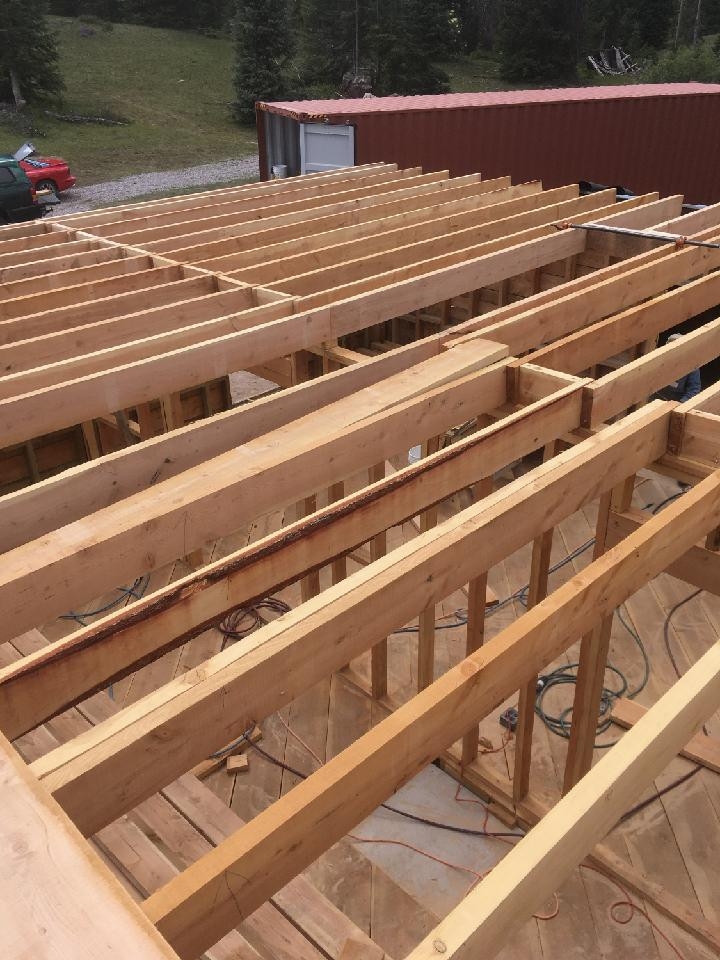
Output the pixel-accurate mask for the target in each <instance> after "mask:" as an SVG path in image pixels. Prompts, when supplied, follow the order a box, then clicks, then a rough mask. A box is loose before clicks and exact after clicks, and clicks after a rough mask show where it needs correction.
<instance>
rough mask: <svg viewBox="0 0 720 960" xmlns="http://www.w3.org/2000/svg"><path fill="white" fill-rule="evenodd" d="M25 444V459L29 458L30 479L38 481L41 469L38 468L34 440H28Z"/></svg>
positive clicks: (34, 481)
mask: <svg viewBox="0 0 720 960" xmlns="http://www.w3.org/2000/svg"><path fill="white" fill-rule="evenodd" d="M23 446H24V447H25V459H26V460H27V465H28V470H29V471H30V479H31V480H32V482H33V483H37V482H38V481H39V480H40V470H39V468H38V462H37V457H36V456H35V447H34V446H33V444H32V440H26V441H25V443H24V444H23Z"/></svg>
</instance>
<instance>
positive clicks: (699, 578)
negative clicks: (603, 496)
mask: <svg viewBox="0 0 720 960" xmlns="http://www.w3.org/2000/svg"><path fill="white" fill-rule="evenodd" d="M649 519H650V514H647V513H643V512H642V511H641V510H628V511H627V512H625V513H616V512H615V511H612V513H611V514H610V518H609V522H608V544H609V545H610V546H614V545H615V544H616V543H619V542H620V541H621V540H622V539H623V537H626V536H627V535H628V534H630V533H632V532H633V531H634V530H637V529H638V527H640V526H642V525H643V524H644V523H647V521H648V520H649ZM666 573H668V574H670V576H671V577H677V578H678V580H684V581H685V583H691V584H693V586H695V587H699V588H700V589H701V590H707V591H708V593H713V594H715V595H718V596H720V555H718V554H717V553H716V552H715V551H714V550H708V549H706V548H705V547H703V546H700V545H699V544H695V545H694V546H692V547H691V548H690V549H689V550H688V551H687V553H685V554H683V556H682V557H679V558H678V559H677V560H675V561H673V563H672V564H670V566H669V567H668V568H667V571H666Z"/></svg>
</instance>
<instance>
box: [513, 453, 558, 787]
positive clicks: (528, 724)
mask: <svg viewBox="0 0 720 960" xmlns="http://www.w3.org/2000/svg"><path fill="white" fill-rule="evenodd" d="M557 451H558V443H557V442H555V443H549V444H548V445H547V446H546V447H545V451H544V455H543V460H544V461H548V460H550V459H551V458H552V457H553V456H554V455H555V453H556V452H557ZM554 534H555V528H554V527H551V528H550V529H549V530H546V531H545V533H543V534H541V535H540V536H539V537H536V538H535V540H534V541H533V548H532V559H531V561H530V582H529V587H528V599H527V608H528V610H530V609H532V607H534V606H535V605H536V604H537V603H540V601H541V600H544V599H545V597H546V596H547V588H548V576H549V570H550V556H551V554H552V545H553V536H554ZM536 699H537V677H532V678H531V679H530V680H529V681H528V683H526V684H525V686H524V687H523V688H522V689H521V690H520V699H519V701H518V724H517V729H516V731H515V736H516V740H515V770H514V772H513V800H514V802H515V803H516V804H517V803H519V802H520V801H521V800H523V799H524V798H525V797H526V796H527V794H528V792H529V790H530V764H531V761H532V738H533V728H534V725H535V701H536Z"/></svg>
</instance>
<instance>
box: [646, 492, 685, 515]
mask: <svg viewBox="0 0 720 960" xmlns="http://www.w3.org/2000/svg"><path fill="white" fill-rule="evenodd" d="M684 493H685V491H684V490H678V492H677V493H673V494H672V496H669V497H665V499H664V500H661V501H660V503H657V504H655V506H654V507H653V508H652V510H651V513H652V514H653V515H655V514H657V513H660V511H661V510H662V508H663V507H665V506H667V504H668V503H672V502H673V500H677V499H678V497H681V496H682V495H683V494H684ZM649 506H650V504H648V507H649Z"/></svg>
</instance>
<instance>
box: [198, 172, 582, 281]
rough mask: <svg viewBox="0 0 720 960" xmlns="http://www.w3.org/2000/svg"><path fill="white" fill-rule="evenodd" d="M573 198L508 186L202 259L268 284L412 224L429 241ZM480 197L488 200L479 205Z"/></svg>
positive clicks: (381, 245) (350, 254) (396, 236)
mask: <svg viewBox="0 0 720 960" xmlns="http://www.w3.org/2000/svg"><path fill="white" fill-rule="evenodd" d="M506 195H507V198H506ZM574 196H577V189H576V187H575V185H573V186H572V187H559V188H558V189H557V190H548V191H545V192H544V193H539V192H536V193H528V194H526V195H524V196H512V195H511V193H510V191H509V190H504V191H494V192H491V193H485V194H479V196H478V197H476V198H475V200H476V202H475V203H473V205H472V207H471V208H470V209H463V206H464V205H465V204H466V203H467V201H461V202H460V203H458V202H457V201H451V202H450V203H444V204H442V205H440V206H439V207H437V208H433V207H425V208H421V209H420V210H418V211H412V212H406V213H404V214H398V215H396V216H394V217H388V218H384V219H381V220H371V221H369V222H367V223H362V224H354V225H352V226H351V227H340V228H338V229H336V230H329V231H324V232H318V233H314V234H311V235H310V236H306V237H300V238H298V239H296V240H286V241H284V242H280V243H274V244H269V245H268V246H262V245H260V246H258V247H257V248H255V249H250V250H244V251H241V252H238V253H230V254H227V255H225V256H220V257H219V258H217V259H215V260H209V261H204V262H205V264H206V265H208V266H209V267H210V268H211V269H215V270H220V269H221V270H223V271H231V275H232V276H233V277H234V278H237V279H239V280H245V281H246V282H252V283H254V284H256V283H265V284H273V283H274V282H275V281H277V280H279V279H283V278H285V277H289V276H297V275H300V274H302V273H305V272H308V271H310V270H312V269H318V268H320V267H328V266H334V265H335V264H337V263H339V262H342V261H344V260H349V259H356V258H357V257H359V256H361V255H362V254H365V253H370V252H373V251H374V252H375V253H380V252H381V251H383V250H392V249H393V248H395V247H398V246H402V244H403V243H405V242H406V241H407V239H408V236H407V235H408V228H409V227H412V236H413V238H414V239H415V240H416V241H419V240H422V239H426V238H427V239H432V238H436V237H438V236H440V235H441V234H443V233H448V232H452V231H453V230H456V229H461V228H463V227H467V226H471V225H473V224H475V225H480V224H487V223H489V222H490V221H496V220H499V219H504V218H507V217H511V216H515V215H517V214H521V213H525V212H534V211H535V209H536V208H537V207H543V208H544V207H545V205H546V204H547V205H549V204H551V203H553V202H557V203H559V202H560V201H562V200H569V199H571V198H572V197H574ZM480 198H484V199H485V200H486V201H487V202H486V203H481V202H480ZM446 208H447V209H446ZM536 215H538V216H539V214H536ZM530 225H533V224H530ZM519 229H520V228H519ZM507 232H512V231H507ZM248 278H250V280H249V281H248Z"/></svg>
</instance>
